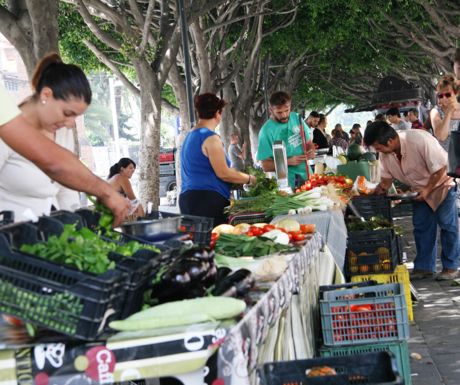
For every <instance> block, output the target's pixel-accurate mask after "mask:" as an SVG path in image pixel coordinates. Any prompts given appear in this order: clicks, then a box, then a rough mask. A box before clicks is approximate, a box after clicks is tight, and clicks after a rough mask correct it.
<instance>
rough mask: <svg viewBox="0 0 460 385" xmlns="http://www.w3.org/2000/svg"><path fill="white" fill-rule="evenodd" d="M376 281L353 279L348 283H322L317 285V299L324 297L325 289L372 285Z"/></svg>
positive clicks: (332, 289) (375, 283)
mask: <svg viewBox="0 0 460 385" xmlns="http://www.w3.org/2000/svg"><path fill="white" fill-rule="evenodd" d="M377 284H378V282H377V281H372V280H368V279H366V280H362V281H353V282H348V283H341V284H339V285H323V286H320V287H319V299H320V300H321V299H324V298H323V296H324V293H325V292H326V291H334V290H344V289H354V288H357V287H367V286H374V285H377Z"/></svg>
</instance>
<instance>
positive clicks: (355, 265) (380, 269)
mask: <svg viewBox="0 0 460 385" xmlns="http://www.w3.org/2000/svg"><path fill="white" fill-rule="evenodd" d="M398 262H399V248H398V239H397V237H396V234H395V232H394V230H393V229H381V230H365V231H352V232H349V233H348V242H347V254H346V261H345V274H346V275H347V276H348V277H350V276H353V275H358V274H366V275H367V274H379V273H393V271H394V269H395V268H396V266H397V264H398Z"/></svg>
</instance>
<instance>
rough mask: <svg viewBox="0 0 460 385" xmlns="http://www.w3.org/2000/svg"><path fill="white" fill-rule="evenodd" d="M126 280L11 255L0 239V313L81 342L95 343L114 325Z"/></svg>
mask: <svg viewBox="0 0 460 385" xmlns="http://www.w3.org/2000/svg"><path fill="white" fill-rule="evenodd" d="M125 281H126V275H125V274H124V273H123V272H122V271H120V270H109V271H107V272H105V273H104V274H101V275H95V274H92V273H85V272H81V271H77V270H75V269H72V268H67V267H66V266H63V265H58V264H55V263H53V262H49V261H46V260H43V259H41V258H38V257H34V256H31V255H28V254H24V253H17V252H14V251H12V250H11V248H10V244H9V242H8V240H7V239H6V237H5V236H4V234H0V312H4V313H7V314H10V315H13V316H15V317H17V318H20V319H22V320H25V321H28V322H30V323H33V324H37V325H39V326H42V327H44V328H47V329H51V330H55V331H57V332H59V333H63V334H67V335H69V336H72V337H76V338H80V339H86V340H90V339H95V338H97V337H98V336H100V335H101V334H102V333H103V331H104V329H105V326H106V325H107V324H108V323H109V322H110V321H112V320H115V319H119V318H120V315H121V308H122V306H123V301H124V298H125Z"/></svg>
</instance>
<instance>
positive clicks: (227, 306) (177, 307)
mask: <svg viewBox="0 0 460 385" xmlns="http://www.w3.org/2000/svg"><path fill="white" fill-rule="evenodd" d="M245 308H246V303H245V302H244V301H241V300H239V299H235V298H226V297H205V298H194V299H187V300H183V301H175V302H168V303H164V304H161V305H158V306H154V307H151V308H150V309H146V310H143V311H140V312H138V313H136V314H133V315H132V316H130V317H128V318H126V319H125V320H122V321H112V322H111V323H110V324H109V326H110V327H111V328H112V329H115V330H139V329H155V328H160V327H166V326H179V325H190V324H194V323H200V322H207V321H214V320H221V319H227V318H233V317H235V316H237V315H239V314H241V313H242V312H243V311H244V310H245Z"/></svg>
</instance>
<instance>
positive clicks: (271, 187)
mask: <svg viewBox="0 0 460 385" xmlns="http://www.w3.org/2000/svg"><path fill="white" fill-rule="evenodd" d="M248 173H249V174H250V175H254V176H255V177H256V183H255V184H253V185H251V186H250V187H249V191H247V192H246V194H245V195H246V196H249V197H255V196H259V195H262V194H266V193H274V192H276V191H278V182H277V181H276V178H274V177H272V178H267V176H266V175H265V173H264V172H263V170H260V169H256V168H252V167H250V168H249V169H248Z"/></svg>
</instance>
